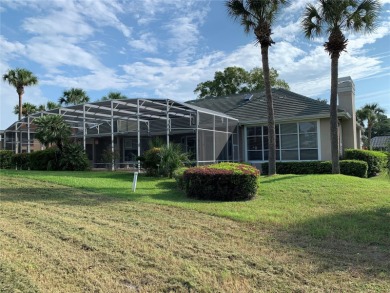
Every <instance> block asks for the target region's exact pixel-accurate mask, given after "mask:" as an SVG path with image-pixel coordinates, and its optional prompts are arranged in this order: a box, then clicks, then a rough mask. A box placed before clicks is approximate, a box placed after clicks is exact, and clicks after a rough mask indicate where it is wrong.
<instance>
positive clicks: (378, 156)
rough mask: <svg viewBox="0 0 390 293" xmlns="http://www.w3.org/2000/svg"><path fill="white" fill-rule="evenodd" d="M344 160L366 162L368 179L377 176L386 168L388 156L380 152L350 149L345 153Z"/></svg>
mask: <svg viewBox="0 0 390 293" xmlns="http://www.w3.org/2000/svg"><path fill="white" fill-rule="evenodd" d="M344 159H346V160H359V161H365V162H366V163H367V165H368V170H367V175H368V177H372V176H375V175H376V174H377V173H379V172H381V171H382V170H384V169H385V168H386V165H387V160H388V159H387V156H386V155H385V154H384V153H382V152H378V151H368V150H354V149H349V150H345V152H344Z"/></svg>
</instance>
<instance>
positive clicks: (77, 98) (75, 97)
mask: <svg viewBox="0 0 390 293" xmlns="http://www.w3.org/2000/svg"><path fill="white" fill-rule="evenodd" d="M87 102H89V97H88V95H87V93H86V92H85V91H84V90H83V89H80V88H71V89H70V90H67V91H64V93H63V94H62V97H60V98H59V99H58V103H59V104H60V105H62V104H65V105H78V104H83V103H87Z"/></svg>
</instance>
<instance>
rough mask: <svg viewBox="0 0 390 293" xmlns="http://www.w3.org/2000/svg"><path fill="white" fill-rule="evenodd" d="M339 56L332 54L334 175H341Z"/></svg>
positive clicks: (331, 112) (331, 140)
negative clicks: (338, 108)
mask: <svg viewBox="0 0 390 293" xmlns="http://www.w3.org/2000/svg"><path fill="white" fill-rule="evenodd" d="M338 71H339V54H332V63H331V86H330V144H331V145H330V148H331V153H332V173H333V174H340V163H339V132H338V118H337V86H338V75H339V72H338Z"/></svg>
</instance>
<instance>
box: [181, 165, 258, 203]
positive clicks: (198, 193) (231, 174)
mask: <svg viewBox="0 0 390 293" xmlns="http://www.w3.org/2000/svg"><path fill="white" fill-rule="evenodd" d="M259 175H260V172H259V170H257V169H256V168H254V167H252V166H248V165H244V164H235V163H220V164H214V165H209V166H203V167H194V168H189V169H187V170H185V171H184V173H183V182H182V184H183V186H184V190H185V192H186V194H187V196H188V197H192V198H197V199H205V200H220V201H236V200H247V199H251V198H253V197H254V196H255V195H256V193H257V184H258V183H257V182H258V180H257V179H258V176H259Z"/></svg>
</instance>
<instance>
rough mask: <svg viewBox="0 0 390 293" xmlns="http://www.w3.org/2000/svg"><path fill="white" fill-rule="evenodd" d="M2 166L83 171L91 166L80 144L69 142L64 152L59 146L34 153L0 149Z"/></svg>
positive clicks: (6, 167) (8, 167)
mask: <svg viewBox="0 0 390 293" xmlns="http://www.w3.org/2000/svg"><path fill="white" fill-rule="evenodd" d="M0 164H1V165H0V168H2V169H10V168H15V167H16V168H17V169H19V170H28V169H31V170H41V171H46V170H52V171H57V170H67V171H83V170H87V169H88V168H89V161H88V158H87V156H86V154H85V152H84V150H83V149H82V147H81V146H80V145H77V144H68V145H65V146H64V149H63V151H62V152H60V151H59V150H58V149H57V148H48V149H46V150H42V151H35V152H32V153H21V154H13V152H12V151H0Z"/></svg>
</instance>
